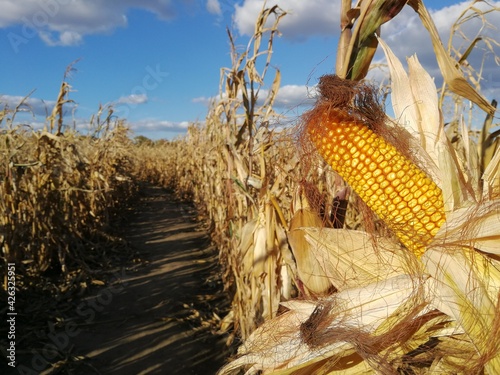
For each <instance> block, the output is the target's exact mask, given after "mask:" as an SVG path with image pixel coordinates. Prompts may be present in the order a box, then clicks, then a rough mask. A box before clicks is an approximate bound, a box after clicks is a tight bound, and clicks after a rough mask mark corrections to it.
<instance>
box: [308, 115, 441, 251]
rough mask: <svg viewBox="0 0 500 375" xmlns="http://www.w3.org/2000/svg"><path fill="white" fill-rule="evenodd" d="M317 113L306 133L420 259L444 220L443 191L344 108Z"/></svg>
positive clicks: (369, 205)
mask: <svg viewBox="0 0 500 375" xmlns="http://www.w3.org/2000/svg"><path fill="white" fill-rule="evenodd" d="M316 111H319V113H315V116H312V117H310V119H309V121H308V122H307V123H306V130H307V132H308V134H309V137H310V139H311V141H312V142H313V143H314V145H315V146H316V148H317V149H318V152H319V153H320V154H321V156H322V157H323V158H324V159H325V160H326V162H327V163H328V164H329V165H330V166H331V167H332V168H333V169H334V170H335V171H336V172H337V173H338V174H339V175H340V176H341V177H342V178H343V179H344V180H345V181H346V182H347V183H348V184H349V185H350V186H351V187H352V189H353V190H354V191H355V192H356V193H357V194H358V195H359V196H360V197H361V199H362V200H363V201H364V202H365V203H366V204H367V206H368V207H369V208H370V209H371V210H372V211H374V212H375V213H376V214H377V215H378V216H379V217H380V219H382V220H383V221H384V222H385V223H386V225H387V226H388V227H389V228H390V229H391V230H393V232H394V233H395V234H396V236H397V237H398V238H399V240H400V241H401V243H402V244H403V245H405V246H406V247H407V248H408V249H410V250H411V251H413V252H414V253H415V255H417V257H420V256H421V255H422V254H423V252H424V251H425V247H426V246H427V245H428V244H429V242H430V241H431V240H432V238H433V237H434V236H435V234H436V233H437V231H438V230H439V228H440V226H441V225H442V224H443V223H444V221H445V213H444V203H443V196H442V192H441V189H439V187H438V186H437V185H436V184H435V183H434V182H433V181H432V180H431V179H430V178H429V177H428V176H427V175H426V174H425V173H424V172H423V171H422V170H420V169H419V168H418V167H417V166H416V165H415V164H414V163H413V162H412V161H410V160H409V159H407V158H406V157H405V156H404V155H403V154H401V152H399V151H398V150H397V149H396V148H395V147H394V146H393V145H392V144H390V143H388V142H387V141H386V140H385V139H384V138H383V137H382V136H380V135H378V134H376V133H375V132H374V131H372V130H371V129H370V128H369V127H368V126H367V125H366V124H364V123H363V122H362V121H361V120H358V119H356V118H355V117H353V116H351V115H349V114H348V113H347V112H346V111H342V110H340V109H335V108H328V107H323V108H318V109H317V110H316Z"/></svg>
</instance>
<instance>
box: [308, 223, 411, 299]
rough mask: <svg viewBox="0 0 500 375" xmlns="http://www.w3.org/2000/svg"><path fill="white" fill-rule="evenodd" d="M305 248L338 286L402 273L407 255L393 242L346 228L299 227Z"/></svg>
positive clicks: (405, 266) (360, 283) (363, 283)
mask: <svg viewBox="0 0 500 375" xmlns="http://www.w3.org/2000/svg"><path fill="white" fill-rule="evenodd" d="M302 230H303V231H304V233H305V238H306V240H307V242H308V243H309V251H311V252H312V253H313V254H314V257H315V258H316V259H317V261H318V262H319V264H320V266H321V268H322V269H323V271H324V273H325V274H326V275H327V276H328V278H329V281H330V282H331V283H332V284H333V285H334V286H335V287H336V288H337V289H338V290H345V289H348V288H353V287H359V286H363V285H368V284H372V283H374V282H377V281H382V280H385V279H387V278H390V277H395V276H398V275H401V274H404V273H405V271H407V269H408V264H409V255H408V253H407V252H405V251H404V250H403V249H402V248H401V247H400V246H399V245H398V244H397V243H394V242H392V241H390V240H388V239H384V238H377V239H376V241H375V239H374V238H373V237H371V236H370V235H369V234H368V233H366V232H362V231H354V230H347V229H332V228H314V227H309V228H303V229H302Z"/></svg>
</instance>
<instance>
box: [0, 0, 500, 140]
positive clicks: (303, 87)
mask: <svg viewBox="0 0 500 375" xmlns="http://www.w3.org/2000/svg"><path fill="white" fill-rule="evenodd" d="M275 3H276V1H275V2H272V1H268V2H267V5H268V6H271V5H274V4H275ZM277 3H278V5H279V6H280V7H281V8H283V9H284V10H285V11H287V12H289V13H290V14H289V15H287V16H285V17H284V18H283V21H282V23H281V27H280V30H281V32H282V35H281V37H280V38H279V39H277V40H276V43H275V45H274V54H273V59H272V64H273V66H274V67H276V68H278V69H280V71H281V74H282V82H281V84H282V89H281V92H280V94H279V96H278V103H277V105H276V110H277V111H278V112H282V113H285V114H289V115H295V116H296V115H297V111H296V109H297V108H300V107H298V106H299V105H300V104H301V103H304V102H307V93H308V88H310V87H311V86H314V84H316V82H317V79H318V77H319V76H321V75H323V74H326V73H332V72H333V69H334V68H333V67H334V64H335V53H336V44H337V39H338V34H339V30H338V29H339V26H338V19H339V18H338V13H339V9H338V8H339V4H340V0H337V1H332V0H310V1H303V0H288V1H278V2H277ZM262 4H263V1H262V0H241V1H227V0H208V1H206V0H203V1H202V0H183V1H173V0H172V1H169V0H150V1H141V0H121V1H118V0H115V1H110V0H85V1H84V0H44V1H38V0H2V2H1V5H2V12H1V14H0V50H1V51H2V54H1V55H0V66H1V71H2V76H1V78H0V106H3V105H5V104H8V105H9V106H10V107H14V106H15V105H16V104H17V103H19V101H20V100H21V98H22V97H24V96H26V95H27V94H29V93H30V92H31V91H32V90H35V91H34V92H33V93H32V94H31V97H30V99H29V103H30V105H31V107H32V110H33V112H34V114H35V117H33V116H31V115H30V116H28V115H27V114H26V115H24V116H21V117H20V118H18V119H19V120H20V121H24V122H27V123H32V124H33V126H34V127H40V126H41V125H42V124H43V122H44V119H45V117H46V114H45V113H46V111H49V112H50V110H51V108H52V104H53V103H54V100H55V99H56V97H57V94H58V91H59V86H60V84H61V80H62V78H63V74H64V72H65V70H66V67H67V66H68V65H69V64H70V63H72V62H73V61H75V60H78V59H79V60H78V62H77V63H76V64H75V65H74V68H75V69H76V70H75V72H73V74H72V75H71V77H70V79H69V81H68V82H69V84H70V85H71V86H72V89H73V90H74V91H73V92H71V95H70V98H71V99H73V100H74V101H75V102H76V103H77V106H76V108H75V110H74V111H73V113H68V115H67V117H66V122H67V123H73V122H75V123H76V124H78V127H79V128H80V129H81V130H82V131H84V129H85V124H86V123H88V121H89V119H90V117H91V116H92V114H94V113H96V112H97V110H98V107H99V104H102V105H107V104H110V103H114V107H115V110H116V113H117V114H118V115H119V116H121V117H124V118H125V119H126V120H127V122H128V124H129V125H130V127H131V128H132V129H133V131H134V134H136V135H145V136H147V137H150V138H153V139H158V138H172V137H175V136H177V135H182V134H184V132H185V129H186V126H187V124H188V123H190V122H202V121H203V120H204V118H205V116H206V114H207V109H208V107H207V103H208V101H209V100H210V98H211V97H213V96H215V95H217V94H218V89H219V79H220V69H221V68H222V67H229V66H230V65H231V59H230V54H229V42H228V37H227V33H226V27H228V28H229V29H230V30H231V31H232V32H233V34H234V36H235V38H236V41H237V45H239V46H240V47H241V48H243V47H244V46H246V45H247V43H248V37H249V35H250V33H251V31H252V30H253V25H254V23H255V18H256V15H257V13H258V11H259V10H260V9H261V7H262ZM425 4H426V5H427V6H428V7H429V8H430V9H431V10H432V12H433V15H434V16H435V22H436V25H437V27H438V29H439V31H440V33H442V35H443V37H446V38H447V36H448V34H449V30H450V27H451V25H452V23H453V21H454V20H455V19H456V17H457V16H458V15H459V14H460V12H461V11H462V10H463V9H464V8H465V7H466V6H467V4H469V2H460V1H454V0H444V1H438V0H434V1H425ZM490 4H493V5H495V6H497V7H498V6H500V2H491V3H490ZM405 8H408V9H405V10H404V11H403V12H402V13H401V14H400V15H399V16H398V17H397V18H396V19H395V20H394V21H392V22H390V23H388V24H387V25H386V26H384V29H383V30H382V37H383V38H384V39H385V40H386V41H387V42H388V43H389V45H390V46H391V48H392V49H393V50H394V52H395V53H396V54H397V55H398V56H399V57H400V58H401V59H404V58H405V57H406V56H409V55H411V54H413V53H417V56H418V57H419V59H420V61H421V62H422V64H423V65H424V66H425V67H426V68H427V69H428V70H429V72H430V73H431V74H432V75H435V76H436V80H437V82H438V83H439V74H438V70H437V66H436V62H435V58H434V55H433V52H432V48H431V46H430V42H429V39H428V38H427V36H426V32H425V30H424V29H423V28H422V27H421V26H420V25H419V22H418V20H417V19H416V16H415V13H414V12H413V10H411V9H410V8H409V7H405ZM499 13H500V12H498V11H496V12H495V13H492V14H490V15H489V16H488V17H489V18H488V20H489V21H490V22H491V24H492V25H500V16H499ZM474 25H475V26H474ZM478 27H479V23H478V22H472V23H470V24H469V25H468V26H467V27H465V30H466V31H468V32H469V34H471V35H470V36H472V37H474V36H475V33H477V30H478ZM482 33H483V34H485V35H486V36H490V37H494V36H495V35H497V33H498V30H493V29H489V28H485V29H484V30H483V31H482ZM456 43H460V40H458V39H457V41H456ZM480 47H481V48H484V45H481V46H480ZM494 48H495V49H496V52H497V53H498V52H499V51H498V46H495V47H494ZM482 56H483V54H482V53H477V54H475V55H473V56H471V57H470V60H471V61H470V62H471V64H473V65H474V66H479V65H480V59H481V58H482ZM379 58H380V57H379V56H377V58H376V59H379ZM484 69H485V70H484V74H483V76H484V77H486V78H488V80H486V81H484V82H483V88H484V94H485V96H486V97H487V98H488V99H492V98H496V99H499V98H500V95H498V94H499V93H500V75H499V71H498V65H497V64H496V61H495V56H494V55H493V54H488V55H487V59H486V60H485V62H484ZM70 108H71V107H68V110H69V109H70ZM69 112H71V111H69Z"/></svg>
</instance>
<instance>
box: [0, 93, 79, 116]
mask: <svg viewBox="0 0 500 375" xmlns="http://www.w3.org/2000/svg"><path fill="white" fill-rule="evenodd" d="M21 103H22V104H21ZM55 104H56V102H55V101H53V100H42V99H39V98H32V97H28V98H25V97H23V96H17V95H0V109H3V108H4V107H5V106H7V107H8V108H9V109H11V110H14V109H15V108H16V107H19V108H18V110H19V112H30V113H32V114H33V115H34V116H47V115H49V114H50V113H51V112H52V108H53V107H54V105H55ZM71 104H72V103H68V105H69V107H67V108H70V107H71Z"/></svg>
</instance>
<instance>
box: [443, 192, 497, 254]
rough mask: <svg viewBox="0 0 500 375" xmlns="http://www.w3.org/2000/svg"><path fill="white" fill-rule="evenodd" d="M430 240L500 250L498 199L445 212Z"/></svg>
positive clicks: (489, 251) (451, 244) (489, 250)
mask: <svg viewBox="0 0 500 375" xmlns="http://www.w3.org/2000/svg"><path fill="white" fill-rule="evenodd" d="M433 243H434V244H442V243H445V244H446V245H447V246H458V247H462V246H465V247H472V248H475V249H478V250H481V251H484V252H487V253H491V254H500V200H494V201H485V202H484V203H481V204H479V205H473V206H468V207H462V208H460V209H457V210H455V211H452V212H449V213H448V215H447V220H446V222H445V224H443V226H442V227H441V228H440V230H439V232H438V233H437V234H436V236H435V238H434V241H433Z"/></svg>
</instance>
